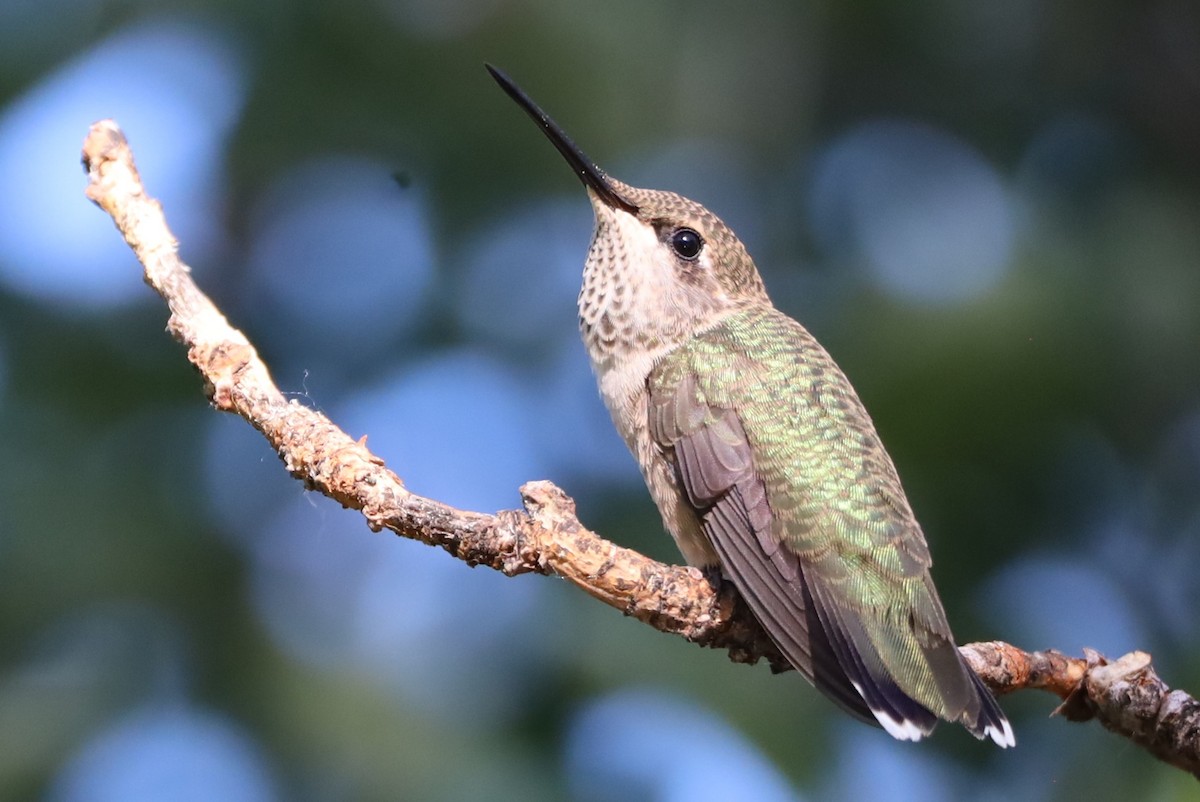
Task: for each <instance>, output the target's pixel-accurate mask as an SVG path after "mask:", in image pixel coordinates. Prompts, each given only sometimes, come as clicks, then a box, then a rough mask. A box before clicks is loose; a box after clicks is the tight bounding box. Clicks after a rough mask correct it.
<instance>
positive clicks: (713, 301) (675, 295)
mask: <svg viewBox="0 0 1200 802" xmlns="http://www.w3.org/2000/svg"><path fill="white" fill-rule="evenodd" d="M488 71H489V72H490V73H491V74H492V77H493V78H495V79H496V81H497V82H498V83H499V84H500V86H501V87H502V88H503V89H504V91H505V92H507V93H508V95H509V96H510V97H512V98H513V100H515V101H516V102H517V104H518V105H520V106H521V108H523V109H524V110H525V111H526V113H528V114H529V116H530V117H532V118H533V120H534V121H535V122H536V123H538V125H539V127H541V129H542V131H543V132H544V133H545V134H546V136H547V137H548V138H549V139H550V141H551V142H553V143H554V146H555V147H556V148H557V149H558V151H559V153H561V154H562V156H563V158H565V159H566V160H567V163H568V164H569V165H570V166H571V168H572V169H573V170H574V171H575V174H576V175H578V176H579V179H580V180H581V181H582V182H583V184H584V186H585V187H586V188H587V191H588V197H589V198H590V199H591V201H592V208H593V209H594V210H595V212H596V231H595V234H594V235H593V237H592V246H591V249H590V250H589V251H588V257H587V262H586V265H585V267H584V286H583V290H582V292H581V293H580V296H579V308H580V318H581V324H582V326H583V328H584V335H585V338H587V339H588V341H589V344H590V345H591V344H597V345H601V347H603V348H605V349H606V350H608V349H612V348H619V347H620V346H621V345H622V344H623V342H624V341H627V340H628V339H629V338H631V337H636V338H637V339H639V340H643V341H645V340H650V341H654V342H660V343H662V342H668V343H669V342H673V341H678V340H680V339H682V338H684V337H686V336H688V335H690V334H691V333H694V332H695V331H696V330H697V329H698V328H702V327H704V325H705V324H707V323H711V322H715V321H716V320H717V319H719V318H720V317H721V316H722V313H723V312H725V311H730V310H733V309H737V308H738V307H740V306H742V305H745V304H747V303H762V302H764V301H767V294H766V290H765V289H764V288H763V283H762V279H761V278H760V277H759V275H758V270H757V269H756V268H755V266H754V262H753V260H751V258H750V256H749V254H747V253H746V248H745V247H744V246H743V245H742V243H741V241H740V240H739V239H738V238H737V236H735V235H734V233H733V231H731V230H730V228H729V227H728V226H727V225H725V223H723V222H722V221H721V220H720V218H718V217H717V216H716V215H715V214H713V213H712V212H710V211H708V209H706V208H704V207H703V206H701V205H700V204H699V203H696V202H695V201H692V200H688V199H687V198H685V197H683V196H682V195H677V194H675V193H674V192H664V191H660V190H653V189H638V188H636V187H632V186H629V185H628V184H625V183H623V182H621V181H617V180H616V179H614V178H610V177H609V176H608V175H607V174H605V173H604V171H603V170H601V169H600V168H599V167H597V166H596V165H595V164H594V163H593V162H592V161H591V160H590V159H589V158H588V157H587V156H586V155H584V153H583V151H582V150H580V149H579V147H577V146H576V145H575V143H574V142H572V141H571V139H570V137H568V136H567V135H566V133H565V132H564V131H563V130H562V129H561V128H560V127H559V126H558V125H557V124H556V123H555V122H554V121H553V120H552V119H550V117H549V115H547V114H546V113H545V112H544V111H542V109H541V108H540V107H538V105H537V104H536V103H534V102H533V100H531V99H530V97H529V96H528V95H526V94H525V93H524V92H523V91H521V89H520V88H519V87H518V86H517V85H516V84H514V83H513V82H512V80H511V79H509V78H508V76H506V75H505V74H504V73H502V72H500V71H499V70H497V69H495V68H494V67H492V66H491V65H488ZM593 341H595V342H593ZM601 341H607V342H608V345H605V344H604V342H601Z"/></svg>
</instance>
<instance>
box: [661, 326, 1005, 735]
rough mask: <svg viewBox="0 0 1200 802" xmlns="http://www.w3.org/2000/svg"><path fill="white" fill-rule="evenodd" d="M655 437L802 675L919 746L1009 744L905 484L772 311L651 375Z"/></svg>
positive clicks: (804, 341)
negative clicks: (947, 735) (967, 739)
mask: <svg viewBox="0 0 1200 802" xmlns="http://www.w3.org/2000/svg"><path fill="white" fill-rule="evenodd" d="M648 383H649V391H650V408H649V415H650V431H651V435H652V437H653V438H654V439H655V440H656V442H657V443H658V444H659V445H660V447H662V448H663V449H664V452H665V453H666V454H667V455H668V457H669V458H671V459H673V461H674V465H675V468H676V471H677V474H678V476H679V479H680V482H681V484H682V486H683V488H684V490H685V492H686V494H687V496H688V500H689V502H690V503H691V504H692V506H693V507H694V508H695V509H696V511H697V513H698V514H699V516H700V518H701V521H702V524H703V527H704V531H705V533H706V535H707V536H708V538H709V539H710V541H711V542H712V545H713V547H714V549H715V550H716V552H717V554H718V555H719V556H720V558H721V562H722V569H723V571H724V572H725V574H726V576H728V577H729V579H730V580H731V581H732V582H733V583H734V585H735V586H736V587H737V588H738V589H739V591H740V592H741V593H742V594H743V596H745V597H746V599H747V602H748V604H749V605H750V607H751V609H752V610H753V611H754V612H755V615H756V616H757V617H758V618H759V621H760V623H762V624H763V626H764V628H765V629H766V630H767V632H768V633H769V634H770V635H771V637H772V638H773V639H774V640H775V641H776V643H777V644H778V645H779V646H780V648H781V650H782V651H783V652H784V653H785V655H787V657H788V658H789V660H790V661H791V662H792V664H793V665H794V666H795V667H796V668H797V669H798V670H800V671H801V672H802V673H803V674H804V675H805V676H806V677H807V678H808V679H809V680H810V681H812V682H813V683H814V684H815V685H816V686H817V687H818V688H820V689H821V690H822V691H823V692H825V693H826V694H827V695H829V696H830V697H831V698H832V699H833V700H834V701H835V702H837V703H838V704H839V705H840V706H842V707H843V708H845V709H847V710H849V711H850V712H852V713H854V714H856V715H858V716H860V717H866V715H867V713H868V711H869V712H870V713H871V714H874V717H875V719H877V720H878V722H879V723H880V724H882V725H883V726H884V727H885V728H886V729H888V731H889V732H890V733H891V734H893V735H895V736H896V737H899V738H905V739H909V740H916V739H919V738H920V737H921V736H922V735H924V734H926V733H928V732H929V731H930V730H931V729H932V728H933V725H934V723H935V721H936V717H940V718H945V719H949V720H955V721H961V722H962V723H963V724H964V725H966V726H967V728H968V729H970V730H971V731H972V732H973V733H975V734H976V735H977V736H978V737H985V736H991V737H992V738H993V740H996V742H997V743H1001V744H1002V745H1004V744H1007V743H1009V742H1010V741H1011V738H1012V734H1011V728H1010V727H1009V725H1008V722H1007V720H1005V718H1004V715H1003V713H1002V712H1001V711H1000V710H999V707H998V706H997V705H996V703H995V700H994V699H993V698H992V696H991V694H990V693H989V692H988V691H987V690H986V689H985V688H984V687H983V686H982V685H981V683H980V682H979V680H978V678H977V677H976V676H975V674H974V672H972V671H971V670H970V669H969V668H968V667H967V666H966V665H965V664H964V663H963V662H962V659H961V657H960V656H959V654H958V650H957V648H956V647H955V645H954V639H953V636H952V635H951V632H950V627H949V624H948V623H947V621H946V616H945V613H944V612H943V609H942V605H941V602H940V601H939V600H938V597H937V593H936V591H935V590H934V587H933V584H932V581H931V579H930V576H929V566H930V564H931V560H930V556H929V550H928V548H927V546H926V544H925V540H924V536H923V535H922V533H921V530H920V527H919V526H918V524H917V522H916V519H915V518H914V516H913V514H912V511H911V509H910V508H909V505H908V502H907V500H906V499H905V496H904V492H903V489H902V488H901V485H900V481H899V478H898V476H897V474H896V470H895V468H894V466H893V465H892V462H891V459H890V458H889V457H888V456H887V453H886V452H885V451H884V449H883V447H882V444H881V443H880V442H879V438H878V435H877V434H876V433H875V429H874V426H873V425H872V423H871V421H870V418H869V417H868V415H867V413H866V411H865V410H864V409H863V407H862V404H861V402H860V401H859V400H858V397H857V395H856V394H855V392H854V390H853V388H852V387H851V386H850V384H849V382H848V381H847V380H846V378H845V376H844V375H843V374H842V372H841V370H840V369H839V368H838V367H837V365H836V364H835V363H834V362H833V360H832V358H831V357H830V356H829V355H828V354H827V353H826V352H825V350H824V349H823V348H822V347H821V346H820V345H819V344H818V343H817V342H816V340H815V339H813V337H812V336H811V335H810V334H809V333H808V332H807V331H806V330H805V329H804V328H803V327H802V326H800V325H799V324H798V323H796V322H795V321H793V320H791V319H790V318H788V317H786V316H785V315H782V314H781V313H779V312H777V311H775V310H774V309H769V308H768V309H759V308H755V309H748V310H745V311H741V312H738V313H735V314H733V315H731V316H728V317H726V318H724V319H723V320H722V321H721V322H720V323H718V324H717V325H716V326H714V327H713V328H710V329H708V330H706V331H704V332H701V333H699V334H698V335H697V336H696V337H695V338H693V339H692V340H691V341H689V342H688V343H687V344H685V345H684V346H681V347H680V348H679V349H677V350H675V351H673V352H672V353H671V354H670V355H668V356H667V357H666V358H664V359H663V360H662V361H661V362H660V363H659V364H658V365H657V366H656V368H655V370H654V371H653V372H652V373H651V375H650V377H649V380H648Z"/></svg>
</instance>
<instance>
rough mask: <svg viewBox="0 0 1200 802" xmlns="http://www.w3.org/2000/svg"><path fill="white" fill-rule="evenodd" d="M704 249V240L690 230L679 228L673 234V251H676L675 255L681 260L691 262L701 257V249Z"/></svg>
mask: <svg viewBox="0 0 1200 802" xmlns="http://www.w3.org/2000/svg"><path fill="white" fill-rule="evenodd" d="M703 247H704V240H702V239H700V235H699V234H697V233H696V232H695V231H693V230H692V229H690V228H677V229H675V231H674V233H672V234H671V250H673V251H675V255H676V256H678V257H679V258H680V259H687V260H688V261H689V262H690V261H691V260H693V259H695V258H696V257H697V256H699V255H700V249H701V248H703Z"/></svg>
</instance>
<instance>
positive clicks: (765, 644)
mask: <svg viewBox="0 0 1200 802" xmlns="http://www.w3.org/2000/svg"><path fill="white" fill-rule="evenodd" d="M83 163H84V167H85V169H86V170H87V172H88V187H87V196H88V198H90V199H91V200H92V201H93V202H95V203H96V204H97V205H98V206H100V207H101V208H102V209H104V211H106V212H108V213H109V214H110V215H111V216H112V218H113V221H114V222H115V223H116V225H117V229H118V230H119V231H120V232H121V234H122V235H123V236H124V237H125V241H126V242H128V243H129V246H130V247H131V248H132V249H133V252H134V254H135V255H136V256H137V258H138V261H140V262H141V263H142V266H143V267H144V269H145V280H146V283H147V284H149V285H150V286H151V287H152V288H153V289H154V290H155V292H157V293H158V294H159V295H160V296H161V297H162V299H163V300H164V301H165V302H166V304H167V307H168V309H169V310H170V318H169V320H168V323H167V329H168V330H169V331H170V332H171V334H172V335H173V336H174V337H175V338H176V339H177V340H179V341H180V342H181V343H183V345H184V346H185V347H186V348H187V350H188V359H189V360H190V361H191V363H192V364H193V365H195V366H196V368H197V370H199V372H200V375H201V376H202V377H203V379H204V385H205V392H206V393H207V395H208V397H209V400H210V401H211V402H212V404H213V406H214V407H216V408H217V409H219V410H222V411H225V412H232V413H234V414H236V415H238V416H240V417H242V418H244V419H245V420H246V421H247V422H248V423H249V424H250V425H252V426H253V427H254V428H256V429H258V430H259V431H260V432H262V434H263V436H264V437H266V438H267V440H268V442H270V444H271V446H272V447H273V448H274V449H275V450H276V452H277V453H278V454H279V457H280V459H282V460H283V464H284V465H285V466H286V468H287V470H288V471H289V472H290V473H291V474H292V475H293V476H295V477H296V478H298V479H300V480H301V481H303V482H304V483H305V485H306V486H307V487H309V488H311V489H314V490H317V491H319V492H321V493H323V494H324V495H326V496H329V497H330V498H332V499H334V500H336V501H338V502H339V503H341V504H342V505H344V506H346V507H349V508H352V509H356V510H359V511H360V512H362V514H363V516H364V517H365V518H366V520H367V525H368V526H370V527H371V528H372V529H373V530H376V531H378V530H380V529H390V530H391V531H393V532H395V533H396V534H398V535H401V536H403V537H407V538H412V539H415V540H420V541H422V542H424V543H428V544H430V545H435V546H441V547H442V548H444V549H445V550H446V551H448V552H450V553H451V554H453V555H454V556H456V557H457V558H459V559H461V560H464V561H466V562H468V563H470V564H472V565H486V566H488V567H489V568H493V569H495V570H497V571H503V572H504V573H506V574H509V575H515V574H521V573H540V574H554V575H557V576H561V577H563V578H564V579H567V580H568V581H570V582H571V583H572V584H574V585H576V586H577V587H579V588H581V589H582V590H584V591H586V592H587V593H589V594H590V595H592V596H594V597H595V598H597V599H599V600H600V601H602V602H604V603H605V604H607V605H609V606H610V607H615V608H616V609H618V610H620V611H621V612H623V613H624V614H626V615H628V616H632V617H634V618H636V619H638V620H639V621H642V622H644V623H647V624H649V625H650V626H652V627H654V628H655V629H658V630H660V631H662V632H667V633H671V634H675V635H681V636H683V637H684V638H687V639H688V640H690V641H692V642H694V643H698V644H700V645H702V646H709V647H712V648H717V649H724V650H726V651H728V652H729V655H730V657H731V658H732V659H733V660H735V661H737V662H748V663H753V662H757V661H758V660H766V661H767V662H768V663H770V665H771V666H772V667H773V668H774V669H775V670H778V671H784V670H787V669H788V668H789V666H788V665H787V663H786V662H785V661H784V660H783V658H782V657H781V655H780V654H779V651H778V650H777V649H776V648H775V645H774V644H773V643H771V641H770V640H769V639H768V638H767V637H766V635H765V634H764V633H763V631H762V630H761V628H760V627H759V626H758V624H757V623H756V622H755V620H754V618H753V617H752V616H751V615H750V613H749V610H748V609H747V608H746V607H745V605H744V604H743V603H742V601H741V599H740V598H739V597H738V595H737V594H736V592H734V591H733V589H732V588H731V587H730V586H729V585H728V584H727V583H723V582H720V581H719V580H717V579H715V578H713V577H709V576H706V575H704V574H703V573H701V572H700V571H698V570H696V569H694V568H683V567H679V566H672V565H666V564H663V563H660V562H657V561H655V560H651V559H649V558H648V557H645V556H644V555H642V554H639V553H637V552H635V551H632V550H630V549H626V548H622V547H620V546H618V545H616V544H615V543H612V542H610V541H608V540H605V539H604V538H601V537H600V536H598V535H596V534H595V533H593V532H591V531H589V530H588V529H587V528H586V527H584V526H583V525H582V524H581V523H580V522H579V519H578V518H576V516H575V506H574V503H573V502H572V501H571V500H570V499H569V498H567V496H566V495H565V494H564V493H563V492H562V491H561V490H559V489H558V488H557V487H555V486H554V485H552V484H550V483H549V482H530V483H528V484H526V485H524V486H523V487H522V488H521V498H522V501H523V504H524V509H522V510H511V511H507V512H501V513H497V514H495V515H487V514H483V513H478V512H468V511H464V510H459V509H455V508H453V507H450V506H447V505H445V504H442V503H440V502H437V501H434V500H432V499H427V498H423V497H421V496H418V495H416V494H414V493H411V492H409V491H408V490H407V489H406V488H405V487H404V483H403V482H402V481H401V480H400V478H399V477H398V476H396V474H394V473H393V472H392V471H390V470H389V469H388V468H387V467H386V466H385V465H384V464H383V461H382V460H380V459H379V458H378V457H376V456H375V455H373V454H372V453H371V452H370V451H369V450H368V449H367V447H366V439H365V438H363V439H361V440H354V439H353V438H351V437H350V436H349V435H347V434H346V433H344V432H343V431H341V430H340V429H339V428H338V427H336V426H335V425H334V424H333V423H332V422H330V421H329V419H328V418H326V417H325V416H324V415H322V414H321V413H319V412H316V411H314V410H312V409H309V408H307V407H305V406H303V405H301V404H300V403H298V402H297V401H296V400H294V399H293V400H289V399H287V398H285V397H284V396H283V394H282V393H281V392H280V391H279V389H278V388H277V387H276V386H275V384H274V383H273V381H272V380H271V375H270V372H269V371H268V370H267V367H266V365H265V364H263V362H262V360H260V359H259V357H258V353H257V352H256V351H255V349H254V346H253V345H251V344H250V342H249V340H247V339H246V336H245V335H244V334H242V332H240V331H239V330H237V329H235V328H233V327H232V326H231V325H230V324H229V321H228V320H226V319H225V316H224V315H223V314H221V312H220V310H219V309H217V308H216V306H215V305H214V304H213V303H212V301H210V300H209V299H208V297H207V296H206V295H204V293H202V292H201V291H200V290H199V288H198V287H197V286H196V284H195V283H194V282H193V281H192V278H191V275H190V271H189V269H188V267H187V265H185V264H184V263H183V262H182V261H181V260H180V259H179V253H178V243H177V242H176V241H175V239H174V237H173V236H172V235H171V232H170V230H169V229H168V228H167V224H166V219H165V218H164V215H163V211H162V207H161V206H160V205H159V204H158V202H157V201H155V200H153V199H152V198H150V197H149V196H148V195H147V194H146V192H145V189H144V188H143V186H142V183H141V180H140V178H139V177H138V173H137V170H136V168H135V167H134V163H133V155H132V153H131V151H130V149H129V145H128V142H127V141H126V140H125V136H124V134H123V133H122V132H121V130H120V129H119V128H118V127H117V126H116V124H115V123H113V122H112V121H111V120H105V121H101V122H98V123H96V124H95V125H93V126H92V128H91V130H90V131H89V133H88V136H87V139H86V140H85V142H84V148H83ZM962 651H963V654H964V655H965V656H966V658H967V660H968V662H969V663H970V665H971V667H972V669H974V670H975V672H976V673H978V674H979V675H980V676H981V677H982V678H983V679H984V680H985V681H986V682H987V684H988V685H989V686H990V687H991V688H993V689H994V690H995V691H996V692H997V693H1001V694H1003V693H1009V692H1012V691H1016V690H1021V689H1023V688H1041V689H1043V690H1047V691H1050V692H1051V693H1054V694H1056V695H1057V696H1059V697H1060V698H1062V699H1063V700H1064V701H1063V703H1062V705H1061V706H1060V707H1059V708H1058V709H1057V710H1056V711H1055V712H1058V713H1061V714H1062V715H1063V716H1065V717H1066V718H1068V719H1070V720H1072V721H1084V720H1087V719H1090V718H1095V719H1097V720H1099V721H1100V723H1101V724H1103V726H1105V727H1106V728H1108V729H1109V730H1112V731H1113V732H1115V733H1118V734H1119V735H1122V736H1124V737H1126V738H1129V739H1130V740H1132V741H1134V742H1135V743H1137V744H1139V745H1141V746H1143V747H1144V748H1146V749H1147V750H1149V751H1150V752H1151V753H1152V754H1154V755H1155V756H1157V757H1159V758H1160V759H1162V760H1164V761H1166V762H1168V763H1170V764H1172V765H1174V766H1177V767H1179V768H1181V769H1183V770H1185V771H1188V772H1190V773H1192V774H1193V775H1195V776H1196V777H1198V778H1200V703H1198V702H1197V701H1196V700H1195V699H1193V698H1192V697H1191V696H1189V695H1187V694H1186V693H1183V692H1182V691H1170V690H1169V689H1168V688H1167V686H1166V685H1165V684H1164V683H1163V682H1162V681H1161V680H1160V679H1159V678H1158V676H1157V675H1156V674H1155V672H1154V669H1153V668H1152V667H1151V665H1150V657H1149V655H1147V654H1144V653H1142V652H1134V653H1132V654H1129V655H1126V656H1124V657H1122V658H1120V659H1119V660H1116V661H1114V662H1109V661H1107V660H1105V659H1104V658H1103V657H1101V656H1100V655H1099V654H1096V653H1095V652H1090V651H1089V652H1088V653H1087V654H1086V655H1085V657H1084V658H1082V659H1081V658H1073V657H1067V656H1065V655H1062V654H1059V653H1058V652H1054V651H1047V652H1025V651H1022V650H1021V649H1018V648H1016V647H1015V646H1011V645H1009V644H1007V643H1001V642H990V643H973V644H968V645H967V646H964V647H962Z"/></svg>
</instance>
